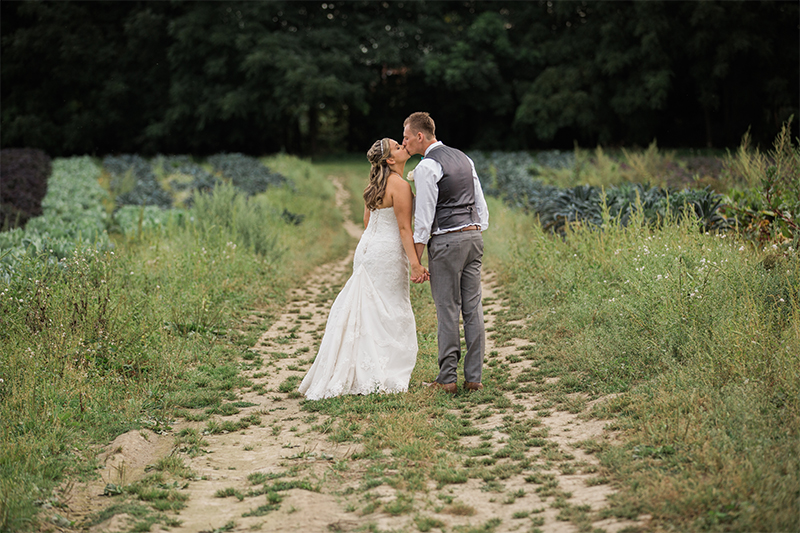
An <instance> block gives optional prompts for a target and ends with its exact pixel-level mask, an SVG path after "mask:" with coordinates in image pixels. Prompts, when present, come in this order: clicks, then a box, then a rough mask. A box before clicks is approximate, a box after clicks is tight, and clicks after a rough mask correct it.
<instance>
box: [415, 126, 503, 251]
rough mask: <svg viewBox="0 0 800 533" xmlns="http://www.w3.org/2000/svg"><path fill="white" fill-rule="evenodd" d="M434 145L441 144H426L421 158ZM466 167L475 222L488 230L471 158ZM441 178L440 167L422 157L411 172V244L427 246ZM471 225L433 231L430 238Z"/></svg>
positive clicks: (483, 203)
mask: <svg viewBox="0 0 800 533" xmlns="http://www.w3.org/2000/svg"><path fill="white" fill-rule="evenodd" d="M437 146H442V141H436V142H435V143H433V144H432V145H430V146H429V147H428V149H427V150H425V155H428V152H430V151H431V150H433V149H434V148H436V147H437ZM467 159H469V157H467ZM469 166H470V167H472V181H473V183H474V185H475V208H476V210H477V211H478V220H479V221H480V225H481V231H486V230H487V229H488V228H489V208H488V207H487V206H486V198H484V196H483V189H482V188H481V181H480V180H479V179H478V173H477V172H475V163H473V162H472V159H469ZM443 175H444V170H443V169H442V165H440V164H439V163H437V162H436V161H434V160H433V159H428V158H423V159H422V161H420V162H419V164H418V165H417V167H416V168H415V169H414V184H415V185H416V189H417V197H416V207H415V209H416V211H415V215H414V242H419V243H422V244H427V243H428V241H429V240H430V238H431V228H433V219H434V216H435V215H436V201H437V200H438V198H439V180H440V179H442V176H443ZM474 225H475V223H470V224H464V225H462V226H457V227H455V228H447V229H446V230H439V231H436V232H434V233H433V235H441V234H443V233H449V232H451V231H456V230H459V229H462V228H466V227H468V226H474Z"/></svg>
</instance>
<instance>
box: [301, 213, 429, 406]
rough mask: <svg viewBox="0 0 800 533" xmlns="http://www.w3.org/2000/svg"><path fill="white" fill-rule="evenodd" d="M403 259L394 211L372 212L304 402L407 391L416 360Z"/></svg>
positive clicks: (305, 385) (306, 380)
mask: <svg viewBox="0 0 800 533" xmlns="http://www.w3.org/2000/svg"><path fill="white" fill-rule="evenodd" d="M417 349H418V347H417V330H416V324H415V322H414V313H413V311H412V310H411V301H410V299H409V279H408V258H407V257H406V254H405V251H404V250H403V244H402V242H401V241H400V230H399V229H398V227H397V218H396V217H395V214H394V208H392V207H386V208H383V209H376V210H375V211H372V212H371V213H370V217H369V223H368V224H367V228H366V229H365V230H364V234H363V235H362V236H361V240H360V241H359V243H358V247H357V248H356V252H355V257H354V258H353V275H352V276H351V277H350V279H349V280H348V281H347V284H346V285H345V286H344V288H343V289H342V291H341V292H340V293H339V295H338V296H337V297H336V300H335V301H334V302H333V306H332V307H331V311H330V314H329V315H328V323H327V325H326V326H325V335H324V336H323V337H322V343H321V344H320V347H319V352H318V353H317V357H316V359H315V360H314V364H313V365H312V366H311V369H310V370H309V371H308V374H306V377H305V378H303V381H302V383H300V388H299V391H300V392H301V393H303V394H304V395H305V396H306V398H308V399H309V400H319V399H322V398H332V397H334V396H340V395H343V394H369V393H372V392H403V391H406V390H408V381H409V379H410V378H411V371H412V370H413V369H414V364H415V363H416V360H417Z"/></svg>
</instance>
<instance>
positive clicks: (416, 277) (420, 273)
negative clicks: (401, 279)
mask: <svg viewBox="0 0 800 533" xmlns="http://www.w3.org/2000/svg"><path fill="white" fill-rule="evenodd" d="M426 279H428V270H427V269H426V268H425V267H424V266H422V265H420V264H419V263H417V264H416V265H411V281H413V282H414V283H423V282H424V281H425V280H426Z"/></svg>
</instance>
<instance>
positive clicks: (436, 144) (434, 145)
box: [423, 141, 443, 157]
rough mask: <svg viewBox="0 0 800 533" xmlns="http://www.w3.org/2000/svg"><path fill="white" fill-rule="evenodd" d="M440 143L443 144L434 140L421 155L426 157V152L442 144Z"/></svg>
mask: <svg viewBox="0 0 800 533" xmlns="http://www.w3.org/2000/svg"><path fill="white" fill-rule="evenodd" d="M442 144H443V143H442V141H436V142H435V143H433V144H432V145H430V146H428V149H427V150H425V155H424V156H423V157H427V155H428V152H430V151H431V150H433V149H434V148H438V147H439V146H442Z"/></svg>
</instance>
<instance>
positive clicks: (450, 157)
mask: <svg viewBox="0 0 800 533" xmlns="http://www.w3.org/2000/svg"><path fill="white" fill-rule="evenodd" d="M425 157H426V158H428V159H433V160H434V161H436V162H437V163H439V164H440V165H442V171H443V174H442V179H440V180H439V198H438V199H437V200H436V214H435V215H434V217H433V228H432V230H433V232H436V231H439V230H447V229H453V228H457V227H459V226H466V225H469V224H480V219H479V218H478V211H477V210H476V209H475V185H474V183H473V181H472V180H473V177H472V166H471V165H470V164H469V159H468V158H467V156H466V155H464V152H462V151H461V150H456V149H455V148H450V147H449V146H445V145H440V146H437V147H436V148H434V149H433V150H431V151H430V152H428V154H427V155H426V156H425Z"/></svg>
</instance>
